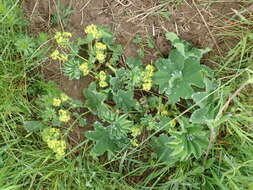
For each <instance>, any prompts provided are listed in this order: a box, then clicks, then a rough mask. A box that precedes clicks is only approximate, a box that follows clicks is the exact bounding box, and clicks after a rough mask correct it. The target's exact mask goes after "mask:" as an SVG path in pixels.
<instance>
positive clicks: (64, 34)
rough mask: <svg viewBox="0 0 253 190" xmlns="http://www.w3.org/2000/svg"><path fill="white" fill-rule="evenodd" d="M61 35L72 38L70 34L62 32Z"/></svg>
mask: <svg viewBox="0 0 253 190" xmlns="http://www.w3.org/2000/svg"><path fill="white" fill-rule="evenodd" d="M62 35H63V36H64V37H68V38H71V37H72V34H71V33H70V32H63V33H62Z"/></svg>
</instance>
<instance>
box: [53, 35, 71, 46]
mask: <svg viewBox="0 0 253 190" xmlns="http://www.w3.org/2000/svg"><path fill="white" fill-rule="evenodd" d="M70 37H72V34H71V33H69V32H56V33H55V35H54V39H55V40H56V42H57V44H58V45H59V46H63V47H64V46H66V44H67V43H68V42H69V38H70Z"/></svg>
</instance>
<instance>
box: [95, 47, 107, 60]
mask: <svg viewBox="0 0 253 190" xmlns="http://www.w3.org/2000/svg"><path fill="white" fill-rule="evenodd" d="M95 49H96V59H97V60H98V61H99V62H100V63H102V62H104V61H105V58H106V55H105V50H106V45H105V44H103V43H101V42H96V43H95Z"/></svg>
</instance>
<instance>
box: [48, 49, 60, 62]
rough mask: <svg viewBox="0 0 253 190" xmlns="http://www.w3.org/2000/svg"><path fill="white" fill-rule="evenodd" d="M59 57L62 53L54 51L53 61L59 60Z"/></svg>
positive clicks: (52, 54)
mask: <svg viewBox="0 0 253 190" xmlns="http://www.w3.org/2000/svg"><path fill="white" fill-rule="evenodd" d="M59 55H60V52H59V51H58V50H57V49H56V50H54V51H53V53H51V55H50V56H51V58H52V59H53V60H56V59H58V58H59Z"/></svg>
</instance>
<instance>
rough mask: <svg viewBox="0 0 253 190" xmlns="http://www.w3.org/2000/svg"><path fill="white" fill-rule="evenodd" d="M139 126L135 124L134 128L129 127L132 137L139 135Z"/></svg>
mask: <svg viewBox="0 0 253 190" xmlns="http://www.w3.org/2000/svg"><path fill="white" fill-rule="evenodd" d="M141 129H142V128H141V127H140V126H136V127H134V128H132V129H131V135H132V136H133V137H137V136H139V135H140V134H141Z"/></svg>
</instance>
